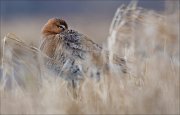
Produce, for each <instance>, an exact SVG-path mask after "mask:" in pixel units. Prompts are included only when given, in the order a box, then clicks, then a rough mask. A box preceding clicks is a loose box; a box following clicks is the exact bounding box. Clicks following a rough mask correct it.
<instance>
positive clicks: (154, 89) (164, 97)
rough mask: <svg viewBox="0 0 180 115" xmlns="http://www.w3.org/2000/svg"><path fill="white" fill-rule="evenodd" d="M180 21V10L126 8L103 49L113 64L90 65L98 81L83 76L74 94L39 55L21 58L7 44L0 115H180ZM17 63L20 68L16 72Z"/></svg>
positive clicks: (116, 18) (119, 13)
mask: <svg viewBox="0 0 180 115" xmlns="http://www.w3.org/2000/svg"><path fill="white" fill-rule="evenodd" d="M169 12H170V13H169ZM179 21H180V20H179V9H178V8H177V9H173V10H169V9H168V10H167V11H164V12H161V13H157V12H155V11H151V10H146V9H143V8H140V7H137V6H136V4H135V3H132V4H129V5H128V6H123V5H122V6H121V7H119V8H118V9H117V11H116V13H115V16H114V18H113V20H112V23H111V26H110V29H109V34H108V36H107V39H106V40H104V41H106V42H105V43H104V44H103V47H104V49H105V50H108V51H109V52H110V57H109V60H105V59H104V58H103V56H102V59H100V60H102V61H98V59H97V60H94V61H97V63H96V64H94V63H93V62H91V61H90V62H89V63H88V66H89V67H90V68H92V70H93V67H94V66H98V68H100V69H101V70H102V71H101V74H100V75H101V76H100V78H101V79H100V81H99V82H96V81H95V80H93V79H90V78H89V77H87V76H89V75H88V74H85V75H84V76H85V78H86V79H85V80H84V81H83V82H82V83H81V85H80V86H79V87H78V88H77V89H75V90H73V91H72V89H70V88H69V87H68V85H67V83H66V81H64V80H63V79H61V78H59V77H56V76H53V75H52V74H51V73H49V72H48V71H47V70H46V69H44V67H43V66H42V64H41V63H40V62H39V63H40V64H39V63H37V61H38V60H41V56H40V57H39V55H38V54H39V52H38V50H35V53H33V51H34V50H33V51H32V49H33V48H29V49H28V48H27V49H25V48H23V49H22V48H17V49H20V50H21V52H26V53H25V54H23V56H22V53H18V51H17V50H16V52H11V51H12V49H13V48H14V44H13V42H12V41H11V40H9V41H7V42H9V44H8V46H7V47H5V48H8V49H5V52H4V59H3V71H4V76H3V77H1V82H0V94H1V96H0V105H1V106H0V113H2V114H12V113H14V114H52V113H53V114H73V113H76V114H147V113H149V114H179V113H180V110H179V105H180V102H179V101H180V100H179V98H180V95H179V93H180V92H179V90H180V85H179V66H180V61H179V58H180V57H179V42H180V40H179V38H180V37H179V26H178V25H179ZM20 42H21V41H20ZM21 45H22V46H21V47H25V46H27V47H28V46H29V45H25V44H21ZM18 47H19V46H18ZM13 51H14V50H13ZM27 52H30V53H27ZM114 53H115V54H117V55H119V56H120V57H124V58H125V60H126V61H127V67H128V73H127V74H124V73H122V72H121V71H120V70H119V68H118V67H117V66H115V65H111V62H112V60H111V59H112V58H113V57H112V56H113V55H112V54H114ZM12 54H15V55H16V57H12ZM102 55H103V54H102ZM17 60H18V61H17ZM21 60H22V61H21ZM13 61H17V62H18V63H20V65H21V66H20V67H17V66H16V65H15V66H14V65H13V64H14V62H13ZM106 62H109V63H110V68H109V70H107V69H106V68H105V67H104V64H105V63H106ZM98 63H101V64H98ZM99 65H100V66H99ZM18 72H21V73H18ZM17 75H21V76H26V77H25V78H23V77H21V76H18V79H19V81H20V82H19V81H18V80H15V76H17ZM7 79H8V80H9V81H10V82H6V81H7ZM74 92H76V94H77V97H76V98H74V97H73V93H74Z"/></svg>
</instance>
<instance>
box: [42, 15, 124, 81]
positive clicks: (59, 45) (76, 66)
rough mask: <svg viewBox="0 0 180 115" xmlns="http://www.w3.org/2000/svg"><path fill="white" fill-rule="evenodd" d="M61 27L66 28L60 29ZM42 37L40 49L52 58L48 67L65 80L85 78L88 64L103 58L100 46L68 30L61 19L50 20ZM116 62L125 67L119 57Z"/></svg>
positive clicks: (48, 61) (115, 58)
mask: <svg viewBox="0 0 180 115" xmlns="http://www.w3.org/2000/svg"><path fill="white" fill-rule="evenodd" d="M57 25H58V26H57ZM60 25H63V26H64V27H65V28H64V29H62V28H59V26H60ZM42 37H43V39H42V40H43V42H42V44H41V46H40V49H41V51H42V52H43V53H45V54H46V55H47V56H48V57H50V58H51V60H47V61H46V65H47V67H48V68H49V69H51V70H52V71H54V72H55V73H56V74H58V75H59V76H61V77H64V78H65V79H70V80H77V79H81V78H83V77H82V76H83V74H84V73H85V72H86V68H87V66H86V65H87V62H89V60H90V59H92V58H93V57H95V58H97V57H100V56H101V52H102V47H101V46H100V45H98V44H97V43H95V42H93V41H92V40H91V39H89V38H88V37H86V36H85V35H83V34H81V33H79V32H77V31H75V30H68V25H67V23H66V22H65V21H64V20H61V19H50V20H49V21H48V22H47V24H45V26H44V27H43V29H42ZM106 56H108V53H106ZM97 59H98V58H97ZM114 61H115V63H117V64H118V63H119V65H120V66H122V65H125V61H124V60H123V59H122V58H119V57H117V56H114ZM124 72H125V70H124ZM97 73H99V72H97ZM98 75H99V74H98Z"/></svg>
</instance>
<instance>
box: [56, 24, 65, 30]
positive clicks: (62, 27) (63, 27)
mask: <svg viewBox="0 0 180 115" xmlns="http://www.w3.org/2000/svg"><path fill="white" fill-rule="evenodd" d="M58 27H59V28H61V29H62V30H65V28H66V27H65V26H64V25H60V26H58Z"/></svg>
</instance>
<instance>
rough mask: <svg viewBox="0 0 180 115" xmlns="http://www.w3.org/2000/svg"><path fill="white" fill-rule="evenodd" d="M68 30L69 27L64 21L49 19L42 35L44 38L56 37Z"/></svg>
mask: <svg viewBox="0 0 180 115" xmlns="http://www.w3.org/2000/svg"><path fill="white" fill-rule="evenodd" d="M67 29H68V25H67V23H66V22H65V21H64V20H62V19H58V18H52V19H49V20H48V22H47V23H46V24H45V25H44V27H43V28H42V35H43V36H48V35H56V34H59V33H61V32H63V31H64V30H67Z"/></svg>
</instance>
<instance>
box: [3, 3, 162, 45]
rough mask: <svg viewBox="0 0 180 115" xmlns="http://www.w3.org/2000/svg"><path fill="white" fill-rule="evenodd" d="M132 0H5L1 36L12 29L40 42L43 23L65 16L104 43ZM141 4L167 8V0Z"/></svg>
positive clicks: (74, 24) (22, 37) (153, 7)
mask: <svg viewBox="0 0 180 115" xmlns="http://www.w3.org/2000/svg"><path fill="white" fill-rule="evenodd" d="M129 2H130V0H119V1H116V0H112V1H111V0H102V1H101V0H98V1H90V0H87V1H81V0H77V1H73V0H67V1H65V0H64V1H63V0H62V1H57V0H52V1H50V0H39V1H35V0H32V1H29V0H2V1H1V10H0V11H1V24H0V25H1V39H2V38H3V37H4V36H5V35H6V34H7V33H9V32H11V33H14V34H16V35H17V36H18V37H20V38H21V39H25V41H27V43H30V44H32V43H33V44H34V45H36V46H38V44H39V41H40V38H41V35H40V31H41V28H42V26H43V25H44V24H45V23H46V22H47V20H48V19H50V18H52V17H59V18H63V19H65V20H66V21H67V23H68V24H69V27H70V28H71V29H75V30H78V31H79V32H81V33H83V34H85V35H87V36H88V37H90V38H92V39H93V40H94V41H95V42H97V43H100V44H102V43H103V42H105V41H106V38H107V35H108V31H109V26H110V23H111V20H112V18H113V16H114V13H115V11H116V9H117V8H118V7H119V6H120V5H122V4H128V3H129ZM138 5H139V6H141V7H144V8H147V9H152V10H156V11H159V12H161V11H163V10H164V6H165V2H164V0H157V1H155V0H153V1H150V0H145V1H143V0H139V3H138Z"/></svg>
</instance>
